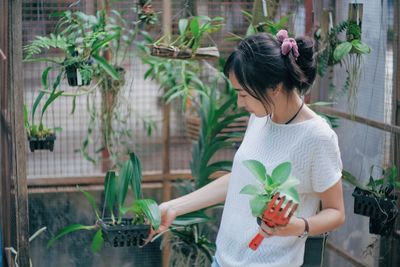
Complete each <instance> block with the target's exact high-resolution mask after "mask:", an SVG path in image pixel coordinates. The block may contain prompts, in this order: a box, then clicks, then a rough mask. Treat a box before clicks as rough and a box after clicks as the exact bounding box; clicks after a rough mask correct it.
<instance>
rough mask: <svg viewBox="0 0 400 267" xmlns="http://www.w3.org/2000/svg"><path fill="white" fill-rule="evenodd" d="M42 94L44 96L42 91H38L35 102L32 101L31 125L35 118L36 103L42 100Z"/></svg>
mask: <svg viewBox="0 0 400 267" xmlns="http://www.w3.org/2000/svg"><path fill="white" fill-rule="evenodd" d="M43 96H44V92H40V93H39V95H38V96H37V97H36V99H35V102H34V103H33V106H32V125H33V124H35V121H34V119H35V113H36V109H37V107H38V105H39V103H40V100H42V98H43Z"/></svg>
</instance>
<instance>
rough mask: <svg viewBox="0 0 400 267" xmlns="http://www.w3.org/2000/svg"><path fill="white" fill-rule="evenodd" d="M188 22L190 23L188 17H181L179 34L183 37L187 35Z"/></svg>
mask: <svg viewBox="0 0 400 267" xmlns="http://www.w3.org/2000/svg"><path fill="white" fill-rule="evenodd" d="M188 23H189V21H188V19H180V20H179V22H178V28H179V34H180V35H181V36H182V37H183V36H184V35H185V32H186V28H187V26H188Z"/></svg>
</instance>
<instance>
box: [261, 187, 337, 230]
mask: <svg viewBox="0 0 400 267" xmlns="http://www.w3.org/2000/svg"><path fill="white" fill-rule="evenodd" d="M320 198H321V202H322V210H321V211H320V212H319V213H318V214H316V215H314V216H311V217H309V218H305V219H306V220H307V221H308V225H309V235H318V234H322V233H325V232H328V231H332V230H334V229H336V228H338V227H339V226H340V225H342V224H343V223H344V220H345V211H344V202H343V191H342V182H341V180H339V181H338V182H337V183H336V184H335V185H334V186H332V187H330V188H329V189H328V190H326V191H324V192H322V193H320ZM262 227H263V229H264V230H265V231H266V232H267V233H268V234H270V235H276V236H300V235H302V234H303V233H304V229H305V222H304V221H303V220H302V219H300V218H297V217H295V216H293V217H292V219H291V220H290V222H289V224H288V225H287V226H284V227H277V228H276V229H270V228H268V226H266V225H265V224H264V223H263V224H262ZM260 233H261V234H262V235H264V236H266V235H265V234H264V232H263V231H261V230H260Z"/></svg>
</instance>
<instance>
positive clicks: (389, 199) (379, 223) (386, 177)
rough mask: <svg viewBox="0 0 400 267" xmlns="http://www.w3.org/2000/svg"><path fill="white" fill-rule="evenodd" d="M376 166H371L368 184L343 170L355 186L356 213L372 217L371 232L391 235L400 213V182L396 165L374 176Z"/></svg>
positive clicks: (347, 178) (346, 179)
mask: <svg viewBox="0 0 400 267" xmlns="http://www.w3.org/2000/svg"><path fill="white" fill-rule="evenodd" d="M375 167H376V166H375V165H373V166H372V167H371V170H370V177H369V182H368V183H367V184H366V185H363V184H362V183H360V182H359V181H358V180H357V179H356V178H354V176H352V175H351V174H350V173H349V172H346V171H343V178H344V180H345V181H346V182H348V183H350V184H351V185H353V186H355V188H354V191H353V194H352V195H353V197H354V213H355V214H359V215H363V216H367V217H369V218H370V221H369V232H370V233H371V234H379V235H383V236H387V235H391V233H392V231H393V226H394V223H395V220H396V217H397V215H398V213H399V210H398V207H397V196H396V195H395V190H399V189H400V183H399V182H398V181H397V177H398V172H397V167H396V166H391V167H388V168H386V169H382V171H381V173H380V175H379V177H378V178H374V177H373V171H374V168H375Z"/></svg>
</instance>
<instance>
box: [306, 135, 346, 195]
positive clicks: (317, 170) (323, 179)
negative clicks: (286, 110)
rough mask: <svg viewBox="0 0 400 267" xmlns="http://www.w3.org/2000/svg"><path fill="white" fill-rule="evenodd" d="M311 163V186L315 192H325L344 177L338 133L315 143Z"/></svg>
mask: <svg viewBox="0 0 400 267" xmlns="http://www.w3.org/2000/svg"><path fill="white" fill-rule="evenodd" d="M314 148H315V149H314V154H313V155H312V163H311V186H312V188H313V191H315V192H324V191H326V190H328V189H329V188H330V187H332V186H333V185H334V184H336V183H337V181H339V180H340V179H341V177H342V168H343V166H342V160H341V158H340V151H339V144H338V138H337V135H336V133H334V132H333V133H332V134H331V135H330V136H326V137H325V136H324V137H321V138H319V140H318V141H316V142H315V147H314Z"/></svg>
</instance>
